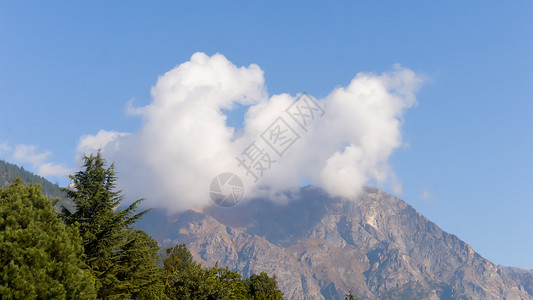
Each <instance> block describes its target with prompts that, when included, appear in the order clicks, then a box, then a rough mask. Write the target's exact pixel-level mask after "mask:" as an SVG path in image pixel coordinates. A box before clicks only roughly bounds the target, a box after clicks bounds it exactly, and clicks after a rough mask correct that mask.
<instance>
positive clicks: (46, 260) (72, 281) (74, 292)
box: [0, 179, 96, 299]
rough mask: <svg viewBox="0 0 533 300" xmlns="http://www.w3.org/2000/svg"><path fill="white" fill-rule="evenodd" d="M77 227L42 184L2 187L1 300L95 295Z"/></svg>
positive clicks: (18, 183) (81, 297) (0, 194)
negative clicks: (63, 217) (64, 218)
mask: <svg viewBox="0 0 533 300" xmlns="http://www.w3.org/2000/svg"><path fill="white" fill-rule="evenodd" d="M81 257H83V247H82V245H81V239H80V236H79V234H78V231H77V228H76V227H75V226H68V227H67V226H65V224H63V222H62V221H61V219H60V218H59V216H58V215H57V214H56V213H55V212H54V208H53V206H52V203H51V201H50V199H48V198H47V197H45V196H43V195H42V194H41V191H40V187H39V185H32V184H30V185H28V186H26V187H24V186H23V185H22V181H21V180H20V179H16V180H15V181H14V182H12V183H11V185H10V186H9V187H8V188H7V189H3V188H0V299H95V298H96V290H95V286H94V281H93V279H92V278H91V272H90V270H89V269H88V267H87V266H86V265H85V264H84V263H83V261H82V259H81Z"/></svg>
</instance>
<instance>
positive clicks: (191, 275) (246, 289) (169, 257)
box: [164, 244, 283, 300]
mask: <svg viewBox="0 0 533 300" xmlns="http://www.w3.org/2000/svg"><path fill="white" fill-rule="evenodd" d="M164 269H165V294H166V296H167V297H168V298H169V299H221V300H224V299H258V300H259V299H265V300H266V299H268V300H278V299H283V293H282V292H281V291H280V290H279V289H278V287H277V284H276V279H275V278H271V277H269V276H268V275H267V274H266V273H264V272H263V273H261V274H260V275H255V274H253V275H252V276H251V277H250V278H248V279H246V280H245V281H243V280H242V278H241V275H240V274H239V273H237V272H234V271H231V270H229V269H228V268H227V267H226V268H220V267H219V266H218V264H215V266H213V267H205V268H204V267H202V266H201V265H200V264H198V263H196V262H194V261H193V259H192V255H191V253H190V252H189V250H187V247H186V246H185V244H179V245H177V246H176V247H175V248H173V247H169V248H167V253H166V257H165V260H164Z"/></svg>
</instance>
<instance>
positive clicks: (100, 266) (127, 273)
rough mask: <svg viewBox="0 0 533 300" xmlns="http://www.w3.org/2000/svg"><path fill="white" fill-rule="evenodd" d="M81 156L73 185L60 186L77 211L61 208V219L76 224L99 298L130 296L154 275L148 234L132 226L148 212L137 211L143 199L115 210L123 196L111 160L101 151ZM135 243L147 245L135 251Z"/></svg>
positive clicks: (153, 250)
mask: <svg viewBox="0 0 533 300" xmlns="http://www.w3.org/2000/svg"><path fill="white" fill-rule="evenodd" d="M83 159H84V165H83V170H82V171H79V172H77V173H75V174H74V175H71V176H70V179H71V180H72V182H73V183H74V189H73V190H69V189H64V191H65V192H66V193H67V196H68V197H69V198H71V199H72V200H73V202H74V205H75V209H76V211H75V212H74V213H70V212H69V211H68V210H67V209H63V218H64V220H65V223H66V224H69V225H71V224H76V225H77V226H79V232H80V235H81V238H82V241H83V246H84V252H85V262H86V263H87V265H89V267H90V268H91V270H92V271H93V273H94V276H95V277H96V278H97V289H98V297H99V298H124V297H130V296H131V294H130V291H133V292H136V291H137V292H138V291H140V290H141V289H146V284H147V283H148V282H153V276H155V275H154V273H153V268H152V267H155V262H154V259H153V258H154V255H156V254H155V253H156V252H157V250H155V247H153V243H152V245H150V243H151V241H150V240H148V239H147V238H146V236H144V235H142V234H140V233H135V232H133V229H132V227H133V225H134V223H135V221H136V220H138V219H139V218H140V217H141V216H142V215H144V214H145V213H146V212H148V210H145V211H142V212H140V213H135V211H136V209H137V205H138V204H139V202H140V201H142V199H139V200H137V201H135V202H133V203H132V204H131V205H129V206H128V207H126V208H125V209H122V210H121V209H118V207H119V206H120V204H121V203H122V201H123V199H124V196H123V195H121V193H122V191H120V190H116V184H115V182H116V180H117V177H116V175H115V170H114V164H111V166H110V167H109V168H106V161H105V160H104V159H103V158H102V156H101V154H100V152H98V153H97V154H96V155H92V154H91V155H90V156H84V158H83ZM138 244H145V246H143V250H139V251H137V250H135V251H133V250H132V246H131V245H138ZM141 253H144V254H143V255H141ZM128 259H134V260H135V261H136V262H135V264H139V265H143V268H142V269H137V268H134V267H132V266H131V265H129V263H130V262H128V263H125V262H126V261H128ZM145 272H146V273H145Z"/></svg>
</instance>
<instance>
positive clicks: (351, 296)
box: [344, 290, 359, 300]
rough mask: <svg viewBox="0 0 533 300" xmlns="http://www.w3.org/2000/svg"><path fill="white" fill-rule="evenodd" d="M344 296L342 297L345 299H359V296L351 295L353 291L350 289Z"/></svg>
mask: <svg viewBox="0 0 533 300" xmlns="http://www.w3.org/2000/svg"><path fill="white" fill-rule="evenodd" d="M345 296H346V297H345V298H344V299H345V300H359V298H355V296H354V295H353V292H352V290H350V291H349V292H348V294H346V295H345Z"/></svg>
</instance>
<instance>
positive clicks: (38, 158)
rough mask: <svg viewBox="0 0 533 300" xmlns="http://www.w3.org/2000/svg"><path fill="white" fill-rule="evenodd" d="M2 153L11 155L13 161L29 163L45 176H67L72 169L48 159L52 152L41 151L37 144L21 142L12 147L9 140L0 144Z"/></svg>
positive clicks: (33, 169)
mask: <svg viewBox="0 0 533 300" xmlns="http://www.w3.org/2000/svg"><path fill="white" fill-rule="evenodd" d="M0 154H2V155H6V156H11V160H12V161H13V162H16V163H19V164H29V165H30V166H31V169H32V171H33V172H35V173H37V175H40V176H43V177H66V176H67V175H69V174H71V173H72V170H71V169H69V168H67V167H65V166H64V165H63V164H57V163H53V162H50V161H48V160H49V158H50V156H51V155H52V153H51V152H50V151H44V152H40V151H39V150H38V147H37V146H35V145H24V144H19V145H16V146H14V147H11V146H9V145H8V144H7V142H3V143H2V144H0Z"/></svg>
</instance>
